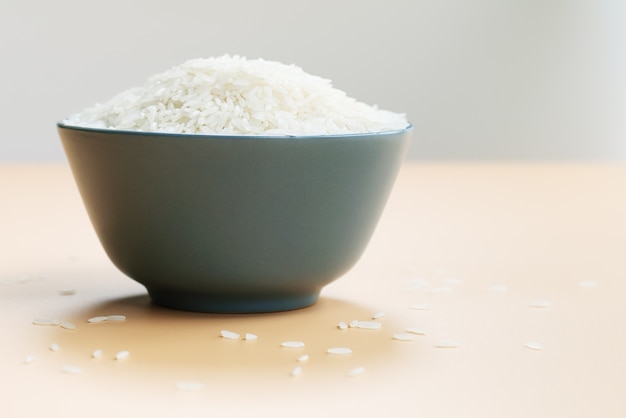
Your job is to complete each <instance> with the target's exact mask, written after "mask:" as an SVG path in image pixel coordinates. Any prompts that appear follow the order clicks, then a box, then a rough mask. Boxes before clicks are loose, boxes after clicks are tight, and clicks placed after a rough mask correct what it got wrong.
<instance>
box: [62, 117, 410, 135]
mask: <svg viewBox="0 0 626 418" xmlns="http://www.w3.org/2000/svg"><path fill="white" fill-rule="evenodd" d="M57 127H58V128H61V129H69V130H74V131H83V132H97V133H103V134H122V135H137V136H161V137H172V138H180V137H185V138H225V139H311V138H328V139H339V138H354V137H363V136H365V137H376V136H392V135H398V134H402V133H405V132H408V131H411V130H412V129H413V125H412V124H411V123H409V125H407V127H406V128H404V129H397V130H391V131H380V132H362V133H351V134H329V135H319V134H318V135H315V134H313V135H229V134H182V133H173V132H154V131H152V132H148V131H130V130H121V129H107V128H88V127H84V126H77V125H68V124H65V123H64V122H63V121H60V122H57Z"/></svg>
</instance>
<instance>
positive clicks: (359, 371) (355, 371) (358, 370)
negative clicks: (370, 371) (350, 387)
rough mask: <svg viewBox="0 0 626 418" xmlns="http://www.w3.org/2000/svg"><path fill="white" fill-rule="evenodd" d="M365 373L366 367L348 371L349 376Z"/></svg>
mask: <svg viewBox="0 0 626 418" xmlns="http://www.w3.org/2000/svg"><path fill="white" fill-rule="evenodd" d="M363 373H365V367H355V368H354V369H352V370H350V371H349V372H348V376H349V377H354V376H358V375H361V374H363Z"/></svg>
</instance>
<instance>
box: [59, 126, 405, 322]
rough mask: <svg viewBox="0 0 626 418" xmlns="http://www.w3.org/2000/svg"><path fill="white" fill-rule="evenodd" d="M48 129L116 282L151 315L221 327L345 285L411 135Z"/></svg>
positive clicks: (295, 304)
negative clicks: (159, 310)
mask: <svg viewBox="0 0 626 418" xmlns="http://www.w3.org/2000/svg"><path fill="white" fill-rule="evenodd" d="M57 127H58V132H59V136H60V138H61V142H62V144H63V147H64V150H65V154H66V156H67V159H68V161H69V164H70V167H71V169H72V173H73V176H74V179H75V181H76V183H77V186H78V189H79V191H80V194H81V197H82V199H83V202H84V204H85V207H86V209H87V212H88V215H89V218H90V220H91V222H92V224H93V227H94V229H95V231H96V234H97V236H98V238H99V240H100V242H101V244H102V246H103V248H104V250H105V251H106V253H107V255H108V256H109V258H110V259H111V261H112V262H113V263H114V264H115V265H116V266H117V268H119V269H120V270H121V271H122V272H123V273H125V274H126V275H127V276H129V277H130V278H132V279H134V280H136V281H137V282H139V283H141V284H143V285H144V286H145V287H146V288H147V290H148V292H149V294H150V297H151V298H152V301H153V302H154V303H156V304H160V305H164V306H168V307H172V308H177V309H183V310H191V311H200V312H225V313H235V312H237V313H244V312H270V311H282V310H289V309H296V308H301V307H305V306H308V305H311V304H313V303H315V301H316V300H317V298H318V295H319V293H320V290H321V289H322V288H323V287H324V286H325V285H327V284H328V283H330V282H332V281H333V280H335V279H337V278H338V277H340V276H341V275H343V274H344V273H345V272H346V271H348V270H349V269H350V268H351V267H352V266H353V265H354V264H355V263H356V262H357V261H358V259H359V258H360V256H361V255H362V253H363V251H364V250H365V248H366V246H367V244H368V242H369V240H370V238H371V236H372V234H373V232H374V229H375V227H376V224H377V223H378V220H379V218H380V215H381V213H382V211H383V209H384V206H385V203H386V201H387V198H388V196H389V193H390V191H391V189H392V186H393V183H394V181H395V178H396V175H397V173H398V170H399V168H400V165H401V163H402V161H403V159H404V156H405V154H406V151H407V148H408V145H409V141H410V136H411V131H412V129H411V128H410V127H409V128H407V129H406V130H402V131H394V132H385V133H375V134H354V135H336V136H320V137H308V136H306V137H305V136H303V137H259V136H212V135H182V134H166V133H146V132H134V131H116V130H106V129H90V128H79V127H73V126H68V125H64V124H63V123H59V124H58V125H57Z"/></svg>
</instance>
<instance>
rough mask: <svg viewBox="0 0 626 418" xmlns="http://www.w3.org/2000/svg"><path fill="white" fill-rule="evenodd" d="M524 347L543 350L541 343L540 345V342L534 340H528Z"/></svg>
mask: <svg viewBox="0 0 626 418" xmlns="http://www.w3.org/2000/svg"><path fill="white" fill-rule="evenodd" d="M526 348H528V349H530V350H536V351H541V350H543V345H541V344H540V343H538V342H536V341H529V342H527V343H526Z"/></svg>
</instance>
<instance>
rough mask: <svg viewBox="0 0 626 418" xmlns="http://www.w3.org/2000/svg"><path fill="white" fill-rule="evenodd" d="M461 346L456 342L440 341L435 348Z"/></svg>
mask: <svg viewBox="0 0 626 418" xmlns="http://www.w3.org/2000/svg"><path fill="white" fill-rule="evenodd" d="M459 347H461V344H460V343H458V342H456V341H446V340H444V341H439V342H438V343H436V344H435V348H459Z"/></svg>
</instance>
